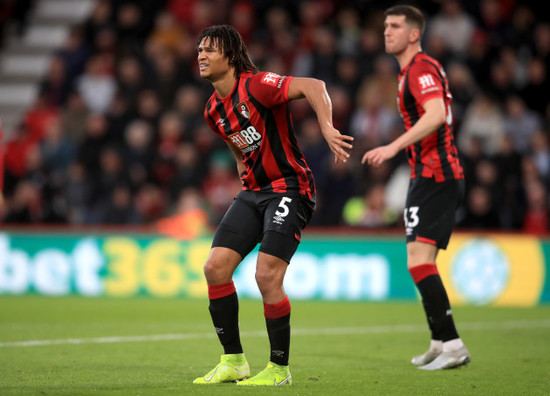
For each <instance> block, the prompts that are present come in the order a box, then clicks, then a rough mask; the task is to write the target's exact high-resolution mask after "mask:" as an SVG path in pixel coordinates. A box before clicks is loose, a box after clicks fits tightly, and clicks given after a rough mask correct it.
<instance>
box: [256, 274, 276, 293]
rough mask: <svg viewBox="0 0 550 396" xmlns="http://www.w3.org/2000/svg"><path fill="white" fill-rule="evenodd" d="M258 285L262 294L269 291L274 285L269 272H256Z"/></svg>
mask: <svg viewBox="0 0 550 396" xmlns="http://www.w3.org/2000/svg"><path fill="white" fill-rule="evenodd" d="M256 284H257V285H258V289H260V292H261V293H262V294H264V293H265V292H267V291H269V289H270V287H271V285H272V284H273V278H272V277H271V276H270V274H269V271H265V270H262V269H258V270H256Z"/></svg>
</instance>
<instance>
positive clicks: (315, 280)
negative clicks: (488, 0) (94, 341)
mask: <svg viewBox="0 0 550 396" xmlns="http://www.w3.org/2000/svg"><path fill="white" fill-rule="evenodd" d="M211 238H212V236H211V235H203V236H200V237H198V238H195V239H193V240H177V239H174V238H170V237H163V236H159V235H157V234H154V233H132V232H116V233H115V232H93V233H91V232H84V231H79V232H76V233H75V232H69V231H51V230H43V231H31V232H29V231H4V232H3V233H1V234H0V294H1V295H25V294H39V295H47V296H62V295H82V296H90V297H95V296H108V297H133V296H152V297H163V298H173V297H178V298H206V297H207V288H206V283H205V280H204V276H203V273H202V267H203V264H204V262H205V260H206V258H207V257H208V253H209V249H210V243H211ZM256 257H257V250H256V251H254V252H252V253H251V254H250V255H249V256H248V257H247V258H245V260H244V261H243V262H242V263H241V265H240V266H239V268H238V269H237V272H236V273H235V277H234V280H235V284H236V287H237V291H238V293H239V296H240V297H247V298H260V293H259V291H258V288H257V286H256V282H255V279H254V272H255V265H256ZM438 268H439V272H440V274H441V276H442V279H443V282H444V284H445V285H446V288H447V292H448V294H449V298H450V300H451V303H452V304H453V305H456V304H474V305H492V306H533V305H536V304H540V303H548V302H549V301H550V280H549V276H548V274H549V273H550V239H545V238H537V237H535V236H528V235H523V234H498V233H495V234H492V233H487V234H486V233H463V232H455V233H454V234H453V237H452V239H451V242H450V244H449V247H448V248H447V250H446V251H441V253H440V255H439V257H438ZM285 289H286V292H287V294H288V296H289V297H290V298H291V299H308V300H311V299H319V300H339V301H386V300H414V299H417V298H418V295H417V292H416V290H415V287H414V284H413V282H412V280H411V278H410V275H409V273H408V271H407V268H406V249H405V242H404V239H403V237H402V236H401V235H400V234H376V235H374V234H372V233H369V234H361V233H357V232H356V233H351V234H348V233H342V232H339V230H337V229H335V230H334V232H332V231H328V232H327V231H324V232H322V233H316V232H314V231H309V232H305V233H304V235H303V238H302V243H301V244H300V247H299V248H298V252H297V253H296V254H295V256H294V258H293V260H292V262H291V264H290V266H289V269H288V271H287V275H286V278H285Z"/></svg>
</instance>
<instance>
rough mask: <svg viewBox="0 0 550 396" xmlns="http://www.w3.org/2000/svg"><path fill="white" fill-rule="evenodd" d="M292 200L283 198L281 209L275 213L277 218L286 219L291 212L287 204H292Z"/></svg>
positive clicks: (280, 203)
mask: <svg viewBox="0 0 550 396" xmlns="http://www.w3.org/2000/svg"><path fill="white" fill-rule="evenodd" d="M291 201H292V198H288V197H283V198H281V202H279V208H281V209H277V211H276V212H275V214H276V215H277V216H281V217H285V216H286V215H288V213H289V212H290V209H288V206H286V204H287V202H291Z"/></svg>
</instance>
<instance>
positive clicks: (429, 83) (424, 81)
mask: <svg viewBox="0 0 550 396" xmlns="http://www.w3.org/2000/svg"><path fill="white" fill-rule="evenodd" d="M418 84H420V88H421V91H420V93H421V94H425V93H428V92H432V91H439V86H438V85H436V83H435V80H434V77H433V75H431V74H423V75H421V76H420V77H418Z"/></svg>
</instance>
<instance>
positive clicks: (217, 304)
mask: <svg viewBox="0 0 550 396" xmlns="http://www.w3.org/2000/svg"><path fill="white" fill-rule="evenodd" d="M208 309H209V310H210V316H211V317H212V322H213V323H214V328H215V329H216V333H218V338H219V339H220V342H221V344H222V345H223V349H224V353H225V354H226V355H227V354H233V353H243V347H242V345H241V338H240V335H239V300H238V299H237V293H236V292H234V293H232V294H230V295H228V296H225V297H222V298H216V299H211V300H210V305H209V306H208Z"/></svg>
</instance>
